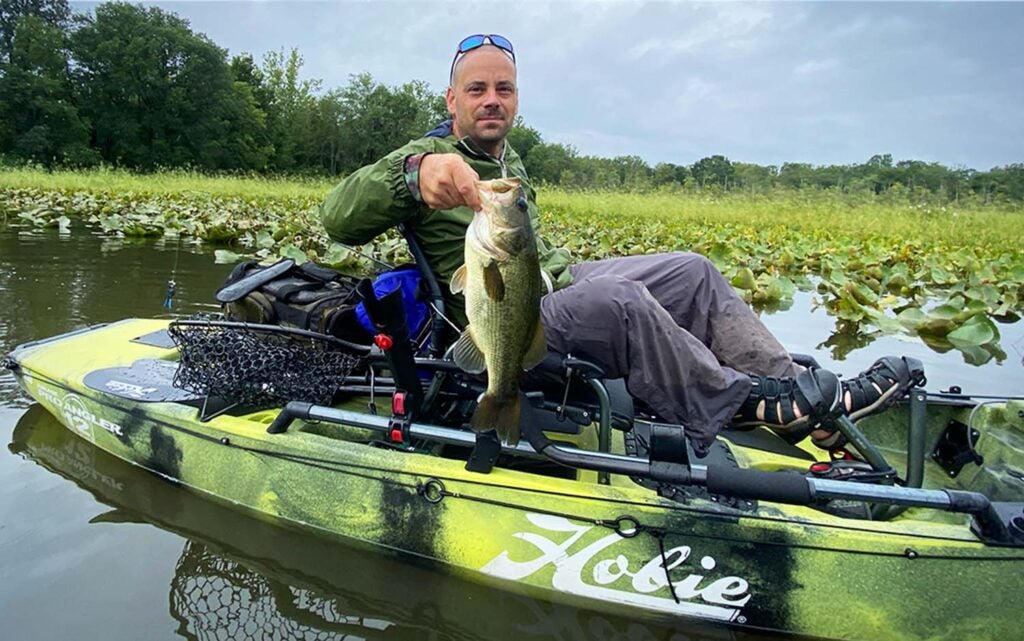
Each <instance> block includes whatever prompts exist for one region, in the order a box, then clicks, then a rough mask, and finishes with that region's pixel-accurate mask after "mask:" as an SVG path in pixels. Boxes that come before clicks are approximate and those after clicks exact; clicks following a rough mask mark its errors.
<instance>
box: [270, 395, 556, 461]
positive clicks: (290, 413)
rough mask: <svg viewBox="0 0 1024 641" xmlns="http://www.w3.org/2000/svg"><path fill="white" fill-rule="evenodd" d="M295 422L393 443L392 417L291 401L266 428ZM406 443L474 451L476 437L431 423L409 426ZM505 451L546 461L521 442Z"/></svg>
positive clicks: (273, 431)
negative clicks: (330, 425) (347, 430)
mask: <svg viewBox="0 0 1024 641" xmlns="http://www.w3.org/2000/svg"><path fill="white" fill-rule="evenodd" d="M295 419H299V420H303V421H315V422H323V423H333V424H336V425H345V426H348V427H357V428H361V429H365V430H369V431H372V432H377V433H379V434H381V435H382V436H383V437H384V438H385V439H387V440H393V439H392V436H393V433H392V432H393V430H394V428H395V425H394V424H393V423H392V420H391V418H390V417H387V416H378V415H375V414H367V413H365V412H354V411H352V410H344V409H338V408H334V407H327V406H325V405H314V404H313V403H305V402H302V401H291V402H290V403H288V404H287V405H285V407H284V409H282V410H281V413H280V414H278V415H277V418H275V419H274V421H273V422H272V423H271V424H270V426H269V427H268V428H267V433H268V434H281V433H283V432H286V431H287V430H288V427H289V426H290V425H291V424H292V422H293V421H295ZM402 438H403V440H406V439H409V438H414V439H423V440H427V441H432V442H436V443H444V444H446V445H457V446H460V447H469V448H471V447H474V446H475V445H476V435H475V434H474V433H473V432H468V431H466V430H459V429H455V428H451V427H442V426H439V425H430V424H428V423H419V422H416V423H408V424H407V426H406V428H405V430H404V432H403V434H402ZM501 449H502V451H503V452H505V453H507V454H514V455H516V456H527V457H530V458H544V457H543V456H542V455H540V454H539V453H537V452H536V451H535V450H534V449H533V448H532V447H530V445H529V444H528V443H526V442H525V441H524V442H520V443H519V444H517V445H515V446H508V445H502V448H501Z"/></svg>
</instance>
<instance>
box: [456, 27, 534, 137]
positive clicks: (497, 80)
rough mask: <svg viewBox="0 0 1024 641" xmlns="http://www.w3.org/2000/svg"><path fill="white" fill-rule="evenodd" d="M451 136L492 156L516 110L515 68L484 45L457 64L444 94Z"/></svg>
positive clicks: (503, 57) (495, 50) (517, 103)
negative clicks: (466, 138)
mask: <svg viewBox="0 0 1024 641" xmlns="http://www.w3.org/2000/svg"><path fill="white" fill-rule="evenodd" d="M445 101H446V102H447V104H448V113H450V114H451V115H452V118H454V120H455V123H454V126H455V133H456V134H458V135H459V136H460V137H462V136H469V137H470V138H472V139H473V141H474V142H476V143H477V144H478V145H480V147H482V148H483V149H484V150H485V151H488V152H491V153H496V152H497V151H500V149H501V142H502V141H503V140H505V135H506V134H507V133H508V130H509V129H511V128H512V123H513V122H514V121H515V118H516V111H517V110H518V108H519V90H518V88H517V87H516V68H515V65H514V64H512V61H511V60H509V58H508V56H506V55H505V54H504V53H502V52H501V50H499V49H498V48H496V47H493V46H490V45H485V46H483V47H480V48H479V49H474V50H473V51H470V52H469V53H467V54H466V55H464V56H463V57H462V59H461V60H459V63H458V65H457V66H456V67H455V76H454V77H453V78H452V86H450V87H448V91H447V93H446V94H445Z"/></svg>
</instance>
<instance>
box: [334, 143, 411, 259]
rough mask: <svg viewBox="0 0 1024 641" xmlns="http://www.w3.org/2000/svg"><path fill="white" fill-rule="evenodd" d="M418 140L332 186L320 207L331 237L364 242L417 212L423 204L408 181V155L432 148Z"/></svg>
mask: <svg viewBox="0 0 1024 641" xmlns="http://www.w3.org/2000/svg"><path fill="white" fill-rule="evenodd" d="M416 142H418V141H416ZM416 142H413V143H410V144H408V145H406V146H405V147H402V148H400V149H397V150H395V151H393V152H391V153H390V154H388V155H387V156H384V157H383V158H381V159H380V160H378V161H377V162H375V163H373V164H372V165H367V166H365V167H362V168H361V169H358V170H357V171H355V172H353V173H352V174H350V175H349V176H348V177H346V178H345V179H344V180H342V181H341V182H340V183H338V185H337V186H336V187H335V188H334V189H333V190H331V193H330V194H329V195H328V196H327V200H326V201H324V204H323V205H322V206H321V207H320V218H321V220H322V221H323V224H324V229H326V230H327V234H328V235H329V236H330V237H331V238H333V239H334V240H336V241H338V242H340V243H345V244H348V245H362V244H363V243H367V242H369V241H371V240H373V239H374V238H375V237H376V236H378V235H380V234H382V233H384V232H385V231H387V230H388V229H390V228H391V227H394V226H395V225H398V224H399V223H401V222H403V221H405V220H408V219H409V218H411V217H412V216H414V215H415V214H416V212H417V211H418V210H419V207H420V204H419V203H418V202H417V201H416V199H415V198H414V197H413V194H412V192H411V191H410V190H409V185H408V184H407V183H406V180H405V159H406V157H408V156H410V155H415V154H417V153H423V152H424V151H429V149H427V150H425V149H422V148H420V147H421V145H417V144H416Z"/></svg>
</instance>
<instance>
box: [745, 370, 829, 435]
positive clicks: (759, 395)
mask: <svg viewBox="0 0 1024 641" xmlns="http://www.w3.org/2000/svg"><path fill="white" fill-rule="evenodd" d="M750 382H751V383H752V384H753V386H752V387H751V390H750V394H749V395H748V396H747V399H746V400H745V401H743V404H742V405H740V409H739V411H738V412H737V414H736V417H735V419H733V426H734V427H748V426H753V425H767V426H768V427H770V428H772V429H773V430H775V431H777V432H787V431H790V430H793V429H796V428H799V427H803V426H805V425H816V424H817V423H819V422H820V421H821V420H822V419H824V418H825V417H827V416H828V415H829V414H831V413H833V412H835V411H837V410H838V409H839V407H840V402H841V396H840V391H841V387H840V385H839V378H838V377H836V375H835V374H833V373H832V372H830V371H828V370H825V369H819V368H815V367H812V368H810V369H807V370H804V371H803V372H800V373H799V374H797V375H796V376H793V377H777V376H757V375H751V376H750ZM762 403H763V405H762ZM794 406H796V409H798V410H799V415H798V414H797V412H796V411H795V410H794ZM759 407H760V408H761V411H760V415H759V412H758V408H759Z"/></svg>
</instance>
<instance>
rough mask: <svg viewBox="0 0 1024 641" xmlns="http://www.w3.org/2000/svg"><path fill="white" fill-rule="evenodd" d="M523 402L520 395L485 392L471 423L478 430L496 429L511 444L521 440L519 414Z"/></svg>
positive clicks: (500, 436)
mask: <svg viewBox="0 0 1024 641" xmlns="http://www.w3.org/2000/svg"><path fill="white" fill-rule="evenodd" d="M521 411H522V402H521V401H520V400H519V395H518V394H516V395H515V396H494V395H492V394H484V395H483V398H481V399H480V404H479V405H477V406H476V411H474V412H473V417H472V418H470V419H469V424H470V425H472V426H473V429H474V430H476V431H477V432H486V431H487V430H495V431H497V432H498V437H499V438H501V439H502V440H503V441H505V442H506V443H508V444H509V445H515V444H516V443H518V442H519V414H520V412H521Z"/></svg>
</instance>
